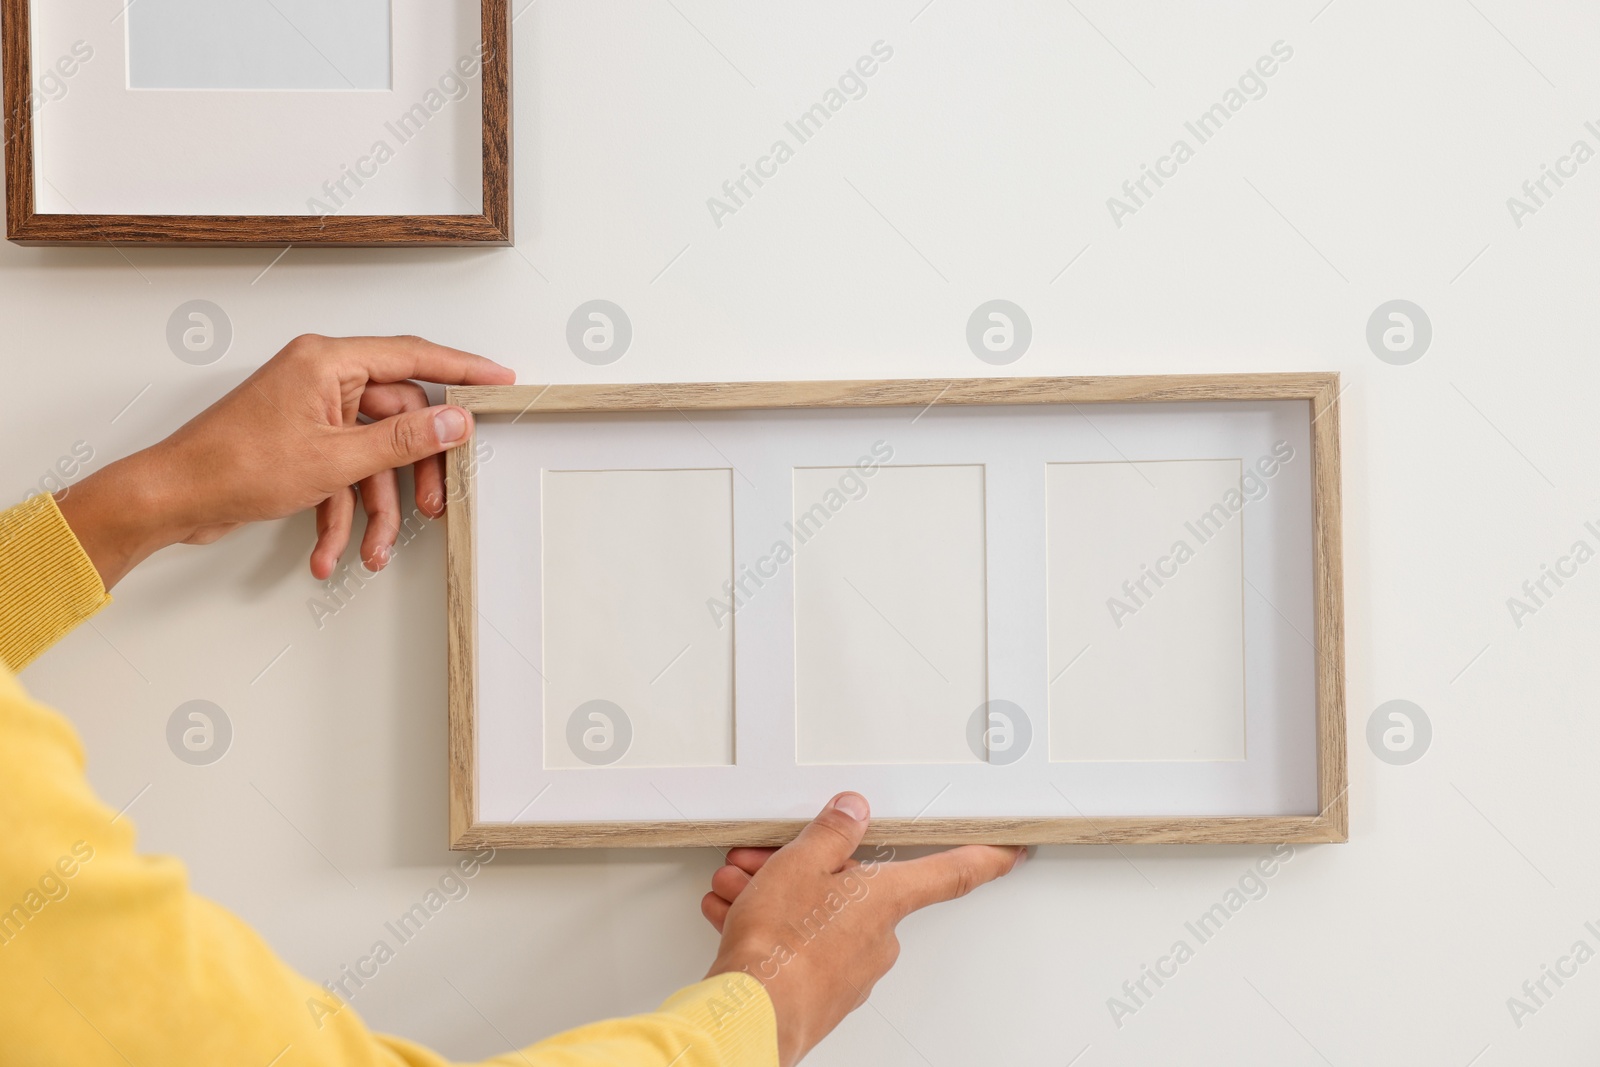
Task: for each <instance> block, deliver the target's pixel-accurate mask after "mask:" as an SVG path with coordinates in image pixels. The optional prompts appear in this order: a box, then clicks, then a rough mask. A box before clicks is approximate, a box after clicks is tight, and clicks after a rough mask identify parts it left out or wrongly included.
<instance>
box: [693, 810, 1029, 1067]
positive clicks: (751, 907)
mask: <svg viewBox="0 0 1600 1067" xmlns="http://www.w3.org/2000/svg"><path fill="white" fill-rule="evenodd" d="M867 814H868V813H867V802H866V799H865V798H863V797H861V796H860V795H858V794H856V793H841V794H839V795H838V796H837V797H835V798H834V799H833V801H832V803H830V804H829V805H828V807H827V808H826V809H824V810H823V812H822V814H821V815H818V816H817V817H816V819H815V820H813V821H812V823H811V824H810V825H809V826H807V827H806V828H805V829H804V830H803V831H801V833H800V836H799V837H797V838H796V839H795V840H794V841H793V842H792V843H790V844H789V845H786V846H785V847H783V848H781V849H776V850H774V849H770V848H766V849H763V848H736V849H734V850H733V851H732V852H729V853H728V865H727V866H725V867H722V868H721V869H720V870H718V871H717V872H716V874H714V875H713V876H712V878H711V889H712V891H711V892H710V893H707V894H706V895H705V898H704V899H703V900H702V901H701V902H700V910H701V911H702V912H704V913H705V917H706V918H707V919H708V920H710V922H711V925H712V926H715V927H716V928H717V931H718V932H719V933H721V934H722V947H721V948H720V950H719V951H718V953H717V958H716V961H715V962H714V963H712V965H711V971H710V972H709V974H707V977H711V976H712V975H718V974H724V973H726V972H729V971H745V972H748V973H749V974H750V975H751V976H752V977H754V978H756V979H757V980H758V981H760V982H761V984H762V985H764V986H765V987H766V989H767V995H768V996H769V997H771V999H772V1006H773V1008H774V1010H775V1011H776V1013H777V1017H778V1058H779V1061H780V1062H781V1063H782V1064H783V1065H784V1067H792V1065H793V1064H795V1063H798V1062H799V1060H800V1058H801V1057H802V1056H804V1055H805V1054H806V1053H807V1052H809V1051H810V1050H811V1048H812V1047H813V1046H814V1045H816V1043H817V1042H818V1041H821V1040H822V1039H823V1038H824V1037H825V1036H827V1034H828V1033H829V1032H830V1031H832V1030H833V1028H834V1027H835V1026H838V1025H839V1022H840V1020H842V1019H843V1018H844V1017H845V1016H846V1015H848V1014H850V1013H851V1012H852V1011H854V1010H855V1009H856V1008H858V1007H860V1006H861V1004H862V1003H863V1002H865V1000H866V999H867V996H868V995H869V994H870V993H871V992H872V987H873V985H874V984H876V983H877V981H878V979H879V978H882V977H883V976H884V975H885V974H886V973H887V972H888V970H889V968H890V967H892V966H894V961H895V959H896V958H897V957H898V956H899V955H900V943H899V941H897V940H896V939H895V933H894V930H895V926H896V924H898V923H899V922H900V920H901V919H903V918H905V917H906V916H907V915H909V914H910V913H911V912H913V911H916V910H917V909H918V908H925V907H927V906H928V905H929V904H937V903H939V902H940V901H944V900H952V899H954V898H956V897H960V896H965V895H966V894H967V893H970V892H971V891H972V890H973V889H976V888H977V887H978V886H980V885H982V884H983V883H985V882H989V881H993V880H994V879H996V878H998V877H1000V876H1001V875H1003V874H1006V873H1007V872H1009V871H1011V870H1013V869H1014V868H1015V867H1016V866H1017V865H1018V864H1019V863H1020V862H1021V861H1022V857H1023V856H1024V854H1025V850H1023V849H1016V848H998V847H995V846H991V845H965V846H963V847H961V848H955V849H951V850H949V851H948V852H940V853H937V854H935V855H932V856H925V857H923V858H921V859H914V860H902V861H898V862H882V863H880V862H876V861H869V862H867V863H857V862H856V861H855V860H853V859H851V858H850V857H851V854H852V853H853V852H855V850H856V848H857V847H858V846H859V845H860V844H861V839H862V837H863V836H865V834H866V832H867Z"/></svg>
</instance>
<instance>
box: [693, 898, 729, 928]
mask: <svg viewBox="0 0 1600 1067" xmlns="http://www.w3.org/2000/svg"><path fill="white" fill-rule="evenodd" d="M732 907H733V905H732V904H730V903H729V902H728V901H726V900H723V899H722V898H721V897H719V896H717V895H716V894H715V893H707V894H706V895H705V896H703V897H701V898H700V914H701V915H704V916H705V917H706V922H708V923H710V924H711V925H712V926H713V927H715V928H716V931H717V933H719V934H720V933H722V925H723V924H724V923H725V922H727V921H728V909H729V908H732Z"/></svg>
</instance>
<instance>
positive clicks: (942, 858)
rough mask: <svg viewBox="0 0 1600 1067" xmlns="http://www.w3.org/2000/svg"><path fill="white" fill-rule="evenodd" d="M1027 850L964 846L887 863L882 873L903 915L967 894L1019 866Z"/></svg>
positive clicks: (991, 846) (989, 846)
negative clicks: (918, 857)
mask: <svg viewBox="0 0 1600 1067" xmlns="http://www.w3.org/2000/svg"><path fill="white" fill-rule="evenodd" d="M1026 851H1027V850H1026V849H1020V848H1010V847H1001V846H998V845H962V846H961V847H960V848H952V849H950V850H949V851H948V852H936V853H934V854H933V855H931V856H923V857H922V858H920V859H914V860H902V861H900V862H898V863H891V864H887V865H885V866H884V867H883V869H882V873H883V874H885V875H887V876H888V878H889V882H888V884H889V888H890V890H891V892H893V893H894V894H895V895H896V896H897V897H898V898H899V901H900V910H901V913H902V914H910V913H911V912H913V911H916V910H917V909H918V908H926V907H927V906H928V905H929V904H938V903H939V902H941V901H945V900H954V899H955V898H957V897H964V896H966V895H967V894H968V893H970V892H972V891H973V890H974V889H976V888H978V886H980V885H983V884H984V883H985V882H992V881H994V880H995V879H996V878H999V877H1000V876H1001V875H1003V874H1007V873H1009V872H1010V871H1012V870H1013V869H1015V868H1016V866H1017V864H1018V863H1020V862H1021V857H1022V855H1023V854H1024V853H1025V852H1026Z"/></svg>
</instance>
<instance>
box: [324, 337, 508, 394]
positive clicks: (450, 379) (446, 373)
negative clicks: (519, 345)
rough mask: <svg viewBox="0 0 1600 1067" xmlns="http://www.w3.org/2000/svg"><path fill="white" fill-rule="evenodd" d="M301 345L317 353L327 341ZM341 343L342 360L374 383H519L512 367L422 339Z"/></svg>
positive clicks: (352, 339)
mask: <svg viewBox="0 0 1600 1067" xmlns="http://www.w3.org/2000/svg"><path fill="white" fill-rule="evenodd" d="M297 343H302V344H304V345H305V346H307V347H308V348H311V349H312V350H313V351H315V349H316V348H317V347H318V346H319V345H320V344H323V343H327V342H325V341H324V339H322V338H309V337H308V338H301V339H300V340H299V341H298V342H297ZM337 344H338V346H339V347H338V349H337V352H338V359H339V361H340V362H341V363H342V364H343V365H344V366H346V367H348V368H352V369H355V370H358V371H360V372H362V373H363V374H365V376H366V377H367V378H368V379H369V380H371V381H374V382H403V381H405V380H406V379H408V378H418V379H421V380H422V381H425V382H438V383H439V384H441V385H510V384H512V383H513V382H515V381H516V380H517V375H516V372H515V371H513V370H511V369H510V368H509V367H502V366H501V365H500V364H498V363H495V362H494V361H493V360H488V359H484V358H483V357H482V356H475V355H473V354H472V353H470V352H462V351H460V350H459V349H455V348H446V347H445V346H444V345H436V344H434V343H433V342H431V341H424V340H423V339H422V338H420V337H343V338H340V339H339V340H338V342H337Z"/></svg>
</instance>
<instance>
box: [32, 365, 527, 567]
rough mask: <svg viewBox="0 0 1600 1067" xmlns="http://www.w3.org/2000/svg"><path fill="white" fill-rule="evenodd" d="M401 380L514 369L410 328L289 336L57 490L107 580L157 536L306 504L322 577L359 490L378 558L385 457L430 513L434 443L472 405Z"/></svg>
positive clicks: (216, 528)
mask: <svg viewBox="0 0 1600 1067" xmlns="http://www.w3.org/2000/svg"><path fill="white" fill-rule="evenodd" d="M412 379H420V380H422V381H428V382H438V383H442V384H449V385H509V384H511V383H512V382H513V381H515V380H516V375H515V374H514V373H513V372H512V371H510V370H508V369H507V368H505V367H502V366H500V365H499V364H497V363H492V362H490V361H489V360H487V359H484V358H483V357H481V356H473V355H468V354H467V353H465V352H458V351H456V350H455V349H453V348H444V347H441V346H440V345H435V344H430V343H429V342H427V341H424V340H422V339H421V338H417V337H350V338H327V337H315V336H305V337H299V338H296V339H295V340H293V341H291V342H290V343H289V345H288V346H287V347H286V348H284V350H283V351H282V352H279V353H278V354H277V355H276V356H274V357H273V358H272V359H271V360H270V361H268V362H267V363H266V364H265V365H263V366H262V367H261V369H260V370H258V371H256V372H255V373H254V374H252V375H251V376H250V377H249V378H247V379H245V381H244V382H243V383H242V384H241V385H240V386H239V387H238V388H236V389H234V390H233V391H232V392H231V393H229V394H228V395H227V396H225V397H223V398H222V399H221V400H219V401H217V402H216V403H215V404H213V405H211V407H209V408H207V409H206V410H205V411H203V412H201V413H200V414H199V415H197V416H195V418H194V419H192V420H191V421H190V422H189V423H187V424H186V425H184V426H183V427H181V428H180V429H179V430H178V431H177V432H176V433H174V434H173V435H172V436H171V437H168V438H167V439H166V440H165V441H162V442H161V443H160V444H157V445H154V446H152V447H150V448H147V449H145V450H144V451H143V452H138V453H135V454H134V455H132V456H129V457H127V458H126V459H123V460H119V461H118V462H116V463H113V464H111V465H110V466H108V467H106V468H104V469H103V470H100V471H97V472H95V473H94V474H92V475H90V476H89V477H88V478H85V479H84V480H83V481H82V482H80V483H78V484H77V485H75V486H73V487H72V488H71V489H69V490H65V491H63V492H62V493H61V494H58V497H57V502H58V504H59V505H60V507H61V511H62V514H63V515H65V516H66V519H67V523H68V525H69V526H71V527H72V531H73V533H75V534H76V535H77V537H78V540H79V542H80V543H81V544H82V545H83V547H84V551H86V552H87V553H88V555H89V558H90V560H92V561H93V562H94V565H95V569H96V570H98V571H99V572H100V578H101V580H102V581H103V582H104V583H105V587H106V588H107V589H110V588H111V587H112V586H113V585H116V584H117V582H118V581H120V580H121V579H122V577H123V576H124V575H125V574H127V573H128V571H130V570H132V569H133V567H134V566H135V565H137V564H138V563H139V562H140V561H141V560H143V559H144V558H145V557H147V556H149V555H150V554H151V553H153V552H155V551H157V550H158V549H160V548H163V547H165V546H167V545H170V544H176V543H178V542H180V541H181V542H186V543H189V544H206V543H209V542H211V541H215V540H216V539H217V538H219V537H221V536H222V535H223V534H225V533H227V532H228V531H230V530H232V529H234V528H235V527H238V526H241V525H243V524H244V523H247V522H256V521H260V520H265V519H280V518H283V517H284V516H287V515H293V514H295V513H296V512H299V511H304V510H305V509H307V508H311V507H315V508H316V509H317V543H316V547H315V548H314V549H313V550H312V553H311V573H312V574H313V575H314V576H315V577H317V578H327V577H328V576H329V575H331V574H332V573H333V570H334V567H335V566H337V565H338V562H339V557H340V556H341V555H342V554H343V553H344V550H345V548H346V546H347V545H348V544H349V542H350V528H351V524H352V521H353V519H354V516H355V508H356V500H357V496H358V495H359V497H360V501H361V504H362V507H363V508H364V509H365V511H366V514H367V528H366V534H365V536H363V538H362V540H361V559H362V561H363V562H364V563H365V564H366V565H367V567H368V568H369V569H371V570H378V569H380V568H381V567H383V566H384V564H386V563H387V562H388V561H389V555H390V552H391V551H392V550H393V548H394V543H395V538H396V537H397V536H398V534H399V531H400V492H399V483H398V481H397V479H396V476H395V471H396V468H399V467H404V466H408V465H409V466H413V467H414V468H415V470H416V497H417V506H418V508H420V509H421V511H422V513H423V514H424V515H426V516H428V517H429V518H437V517H438V516H439V515H441V514H443V513H444V507H445V476H444V462H443V457H442V456H441V455H440V453H441V452H443V451H444V450H445V449H447V448H450V447H452V446H454V445H458V444H460V443H461V442H462V441H464V440H466V439H467V437H468V436H470V435H471V433H472V416H471V415H469V414H468V413H467V412H466V411H464V410H462V409H461V408H458V407H453V406H448V405H440V406H437V407H430V406H429V405H428V398H427V394H426V393H424V392H423V390H422V387H421V386H420V385H418V384H417V383H416V381H413V380H412ZM358 415H360V416H364V417H365V418H366V419H369V420H371V421H370V422H369V423H363V422H360V421H359V420H358V419H357V416H358Z"/></svg>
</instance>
